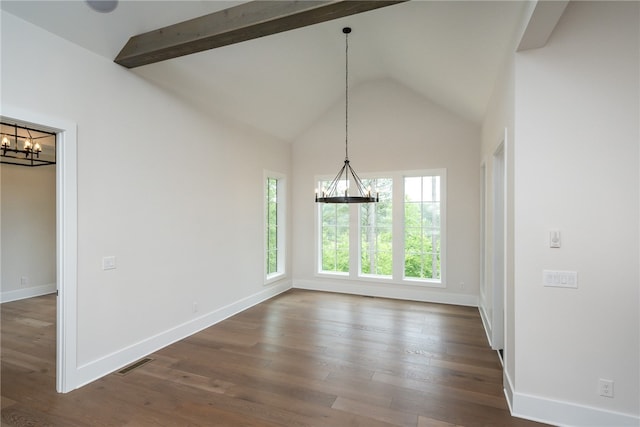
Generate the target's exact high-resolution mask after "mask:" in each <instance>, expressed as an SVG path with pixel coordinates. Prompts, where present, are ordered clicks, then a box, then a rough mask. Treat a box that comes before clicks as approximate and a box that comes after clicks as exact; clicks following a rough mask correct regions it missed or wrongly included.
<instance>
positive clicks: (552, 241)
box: [549, 230, 562, 248]
mask: <svg viewBox="0 0 640 427" xmlns="http://www.w3.org/2000/svg"><path fill="white" fill-rule="evenodd" d="M561 244H562V239H561V236H560V230H551V231H549V247H550V248H559V247H560V246H561Z"/></svg>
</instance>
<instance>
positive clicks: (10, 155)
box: [0, 123, 56, 166]
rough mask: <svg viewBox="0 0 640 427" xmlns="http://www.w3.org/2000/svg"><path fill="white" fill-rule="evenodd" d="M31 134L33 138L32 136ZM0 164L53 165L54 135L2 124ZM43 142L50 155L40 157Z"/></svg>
mask: <svg viewBox="0 0 640 427" xmlns="http://www.w3.org/2000/svg"><path fill="white" fill-rule="evenodd" d="M32 132H33V133H34V134H35V136H33V135H32ZM0 137H1V138H0V163H7V164H12V165H18V166H45V165H54V164H55V163H56V160H55V144H56V134H55V133H51V132H46V131H42V130H36V129H30V128H27V127H24V126H18V125H17V124H8V123H2V131H1V132H0ZM38 140H40V141H43V143H45V145H47V144H48V145H47V147H48V148H51V151H52V153H51V154H49V155H45V156H44V157H41V156H40V154H41V153H42V154H43V155H44V154H45V153H43V152H42V145H41V144H40V142H39V141H38Z"/></svg>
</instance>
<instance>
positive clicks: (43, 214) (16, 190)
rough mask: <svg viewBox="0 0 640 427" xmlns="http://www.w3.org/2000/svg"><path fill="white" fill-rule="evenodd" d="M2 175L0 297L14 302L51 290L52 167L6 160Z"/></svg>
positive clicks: (53, 260)
mask: <svg viewBox="0 0 640 427" xmlns="http://www.w3.org/2000/svg"><path fill="white" fill-rule="evenodd" d="M0 174H2V180H1V182H2V185H1V188H0V193H1V195H2V200H1V203H0V208H1V209H2V253H1V254H0V258H1V260H2V282H0V291H1V298H0V299H1V300H2V301H3V302H4V301H12V300H15V299H21V298H26V297H30V296H35V295H42V294H43V293H48V292H52V291H55V286H56V283H55V282H56V168H55V166H40V167H24V166H16V165H8V164H4V165H1V166H0ZM22 278H25V279H26V282H27V283H24V284H23V283H22V280H21V279H22Z"/></svg>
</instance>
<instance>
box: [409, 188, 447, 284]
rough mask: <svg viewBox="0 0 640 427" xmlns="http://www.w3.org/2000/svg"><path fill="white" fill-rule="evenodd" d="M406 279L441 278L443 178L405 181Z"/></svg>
mask: <svg viewBox="0 0 640 427" xmlns="http://www.w3.org/2000/svg"><path fill="white" fill-rule="evenodd" d="M404 277H405V278H412V279H431V280H439V279H440V177H439V176H412V177H405V178H404Z"/></svg>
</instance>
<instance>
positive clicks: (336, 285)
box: [293, 280, 478, 307]
mask: <svg viewBox="0 0 640 427" xmlns="http://www.w3.org/2000/svg"><path fill="white" fill-rule="evenodd" d="M293 287H294V288H295V289H307V290H313V291H323V292H336V293H343V294H351V295H363V296H372V297H379V298H392V299H400V300H407V301H420V302H433V303H438V304H454V305H464V306H469V307H477V306H478V297H477V295H469V294H454V293H451V292H442V291H436V290H435V289H433V288H428V287H424V286H410V285H398V284H393V285H390V284H384V283H375V282H364V281H362V280H358V281H347V280H340V281H336V280H294V282H293Z"/></svg>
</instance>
